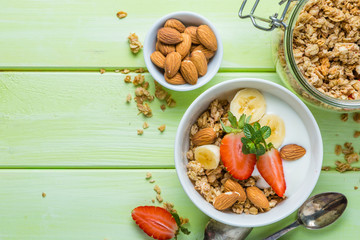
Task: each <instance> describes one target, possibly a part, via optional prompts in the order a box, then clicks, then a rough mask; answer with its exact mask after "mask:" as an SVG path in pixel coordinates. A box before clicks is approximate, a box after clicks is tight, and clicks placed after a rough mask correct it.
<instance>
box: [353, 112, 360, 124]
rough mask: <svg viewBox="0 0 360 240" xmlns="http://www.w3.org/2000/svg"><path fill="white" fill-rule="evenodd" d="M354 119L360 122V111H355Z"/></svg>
mask: <svg viewBox="0 0 360 240" xmlns="http://www.w3.org/2000/svg"><path fill="white" fill-rule="evenodd" d="M353 119H354V121H355V122H357V123H360V113H354V115H353Z"/></svg>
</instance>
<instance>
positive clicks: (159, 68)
mask: <svg viewBox="0 0 360 240" xmlns="http://www.w3.org/2000/svg"><path fill="white" fill-rule="evenodd" d="M222 55H223V47H222V42H221V39H220V36H219V33H218V32H217V31H216V29H215V27H214V26H213V24H211V22H210V21H209V20H207V19H206V18H205V17H203V16H201V15H199V14H196V13H193V12H175V13H171V14H168V15H166V16H164V17H162V18H161V19H159V20H158V21H157V22H156V23H155V24H154V25H153V26H152V27H151V29H150V30H149V32H148V34H147V36H146V39H145V43H144V58H145V63H146V67H147V69H148V71H149V72H150V74H151V75H152V77H153V78H154V79H155V80H156V81H157V82H158V83H160V84H161V85H162V86H164V87H166V88H168V89H172V90H176V91H189V90H193V89H196V88H199V87H201V86H203V85H204V84H206V83H207V82H209V81H210V80H211V79H212V78H213V77H214V75H215V74H216V73H217V72H218V70H219V67H220V64H221V61H222Z"/></svg>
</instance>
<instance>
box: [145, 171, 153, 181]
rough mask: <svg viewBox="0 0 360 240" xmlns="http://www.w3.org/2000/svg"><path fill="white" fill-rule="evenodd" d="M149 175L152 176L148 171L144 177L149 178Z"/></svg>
mask: <svg viewBox="0 0 360 240" xmlns="http://www.w3.org/2000/svg"><path fill="white" fill-rule="evenodd" d="M151 177H152V174H151V173H150V172H147V173H146V177H145V178H146V179H148V180H149V179H150V178H151Z"/></svg>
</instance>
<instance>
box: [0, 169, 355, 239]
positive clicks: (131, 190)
mask: <svg viewBox="0 0 360 240" xmlns="http://www.w3.org/2000/svg"><path fill="white" fill-rule="evenodd" d="M147 171H151V173H152V174H153V179H155V180H156V182H155V183H154V184H158V185H159V186H160V188H161V190H162V196H163V197H164V199H165V201H169V202H172V203H174V204H175V207H176V209H177V210H178V212H179V213H180V215H182V216H185V217H189V219H190V224H189V228H190V230H191V231H192V233H191V235H190V236H189V237H184V236H183V235H180V236H181V237H180V239H198V240H200V239H201V240H202V239H203V238H202V236H203V229H204V226H205V224H206V222H207V221H208V217H207V216H206V215H204V214H203V213H202V212H200V211H199V210H198V209H197V208H196V207H195V205H193V203H192V202H191V201H190V200H189V199H188V198H187V197H186V196H185V193H184V191H183V190H182V188H181V186H180V183H179V181H178V179H177V176H176V173H175V170H170V169H169V170H154V169H152V170H145V169H144V170H1V171H0V176H1V181H0V189H1V194H0V199H1V204H0V215H1V219H0V238H1V239H3V240H10V239H11V240H13V239H21V240H28V239H38V240H48V239H53V240H57V239H58V240H60V239H61V240H62V239H74V240H75V239H88V240H98V239H101V240H103V239H107V240H117V239H150V238H148V237H147V236H146V235H145V234H144V233H143V232H142V231H141V230H140V229H139V228H138V227H137V226H136V224H135V223H134V222H133V221H132V219H131V210H132V209H133V208H135V207H136V206H139V205H149V204H152V203H151V199H153V198H155V195H156V193H155V191H154V190H153V187H154V184H151V183H149V182H148V181H146V180H145V174H146V172H147ZM335 182H341V184H334V183H335ZM354 185H359V177H358V174H356V173H349V174H342V175H341V174H338V173H335V172H327V173H322V174H321V176H320V180H319V183H318V185H317V187H316V188H315V190H314V192H313V194H315V193H319V192H322V191H338V192H342V193H344V194H346V196H348V197H349V200H350V201H349V205H348V208H347V210H346V212H345V213H344V215H343V217H342V218H341V219H340V220H339V221H338V222H336V223H335V224H334V225H332V226H330V227H328V228H327V229H323V230H318V231H310V230H306V229H304V228H298V229H296V230H294V231H293V232H291V233H289V234H288V235H286V236H285V237H284V238H282V239H319V240H321V239H324V240H328V239H340V238H342V239H355V238H354V236H358V235H359V234H360V223H359V221H357V220H358V216H359V212H360V206H359V204H358V201H356V199H358V197H359V191H360V190H354V189H353V186H354ZM139 189H141V191H139ZM43 192H44V193H46V197H45V198H43V197H42V193H43ZM294 218H295V215H294V214H293V215H291V216H289V217H287V218H286V219H284V220H282V221H280V222H278V223H275V224H272V225H269V226H266V227H260V228H256V229H254V230H253V232H252V233H251V235H250V236H249V238H248V239H249V240H258V239H261V238H263V237H265V236H266V235H268V234H269V233H272V232H274V231H275V230H277V229H279V228H281V227H282V226H285V225H286V224H288V223H291V222H292V221H293V220H294ZM125 236H126V238H125Z"/></svg>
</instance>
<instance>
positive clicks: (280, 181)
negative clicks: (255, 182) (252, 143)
mask: <svg viewBox="0 0 360 240" xmlns="http://www.w3.org/2000/svg"><path fill="white" fill-rule="evenodd" d="M256 167H257V169H258V170H259V172H260V174H261V176H262V177H263V178H264V179H265V181H266V182H267V183H268V184H269V185H270V186H271V187H272V189H274V191H275V193H276V194H277V195H278V196H279V197H282V196H283V195H284V193H285V190H286V183H285V177H284V170H283V165H282V160H281V157H280V153H279V151H278V150H277V149H275V148H272V149H271V150H269V151H267V152H266V153H265V154H264V155H261V156H259V159H258V161H257V164H256Z"/></svg>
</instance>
